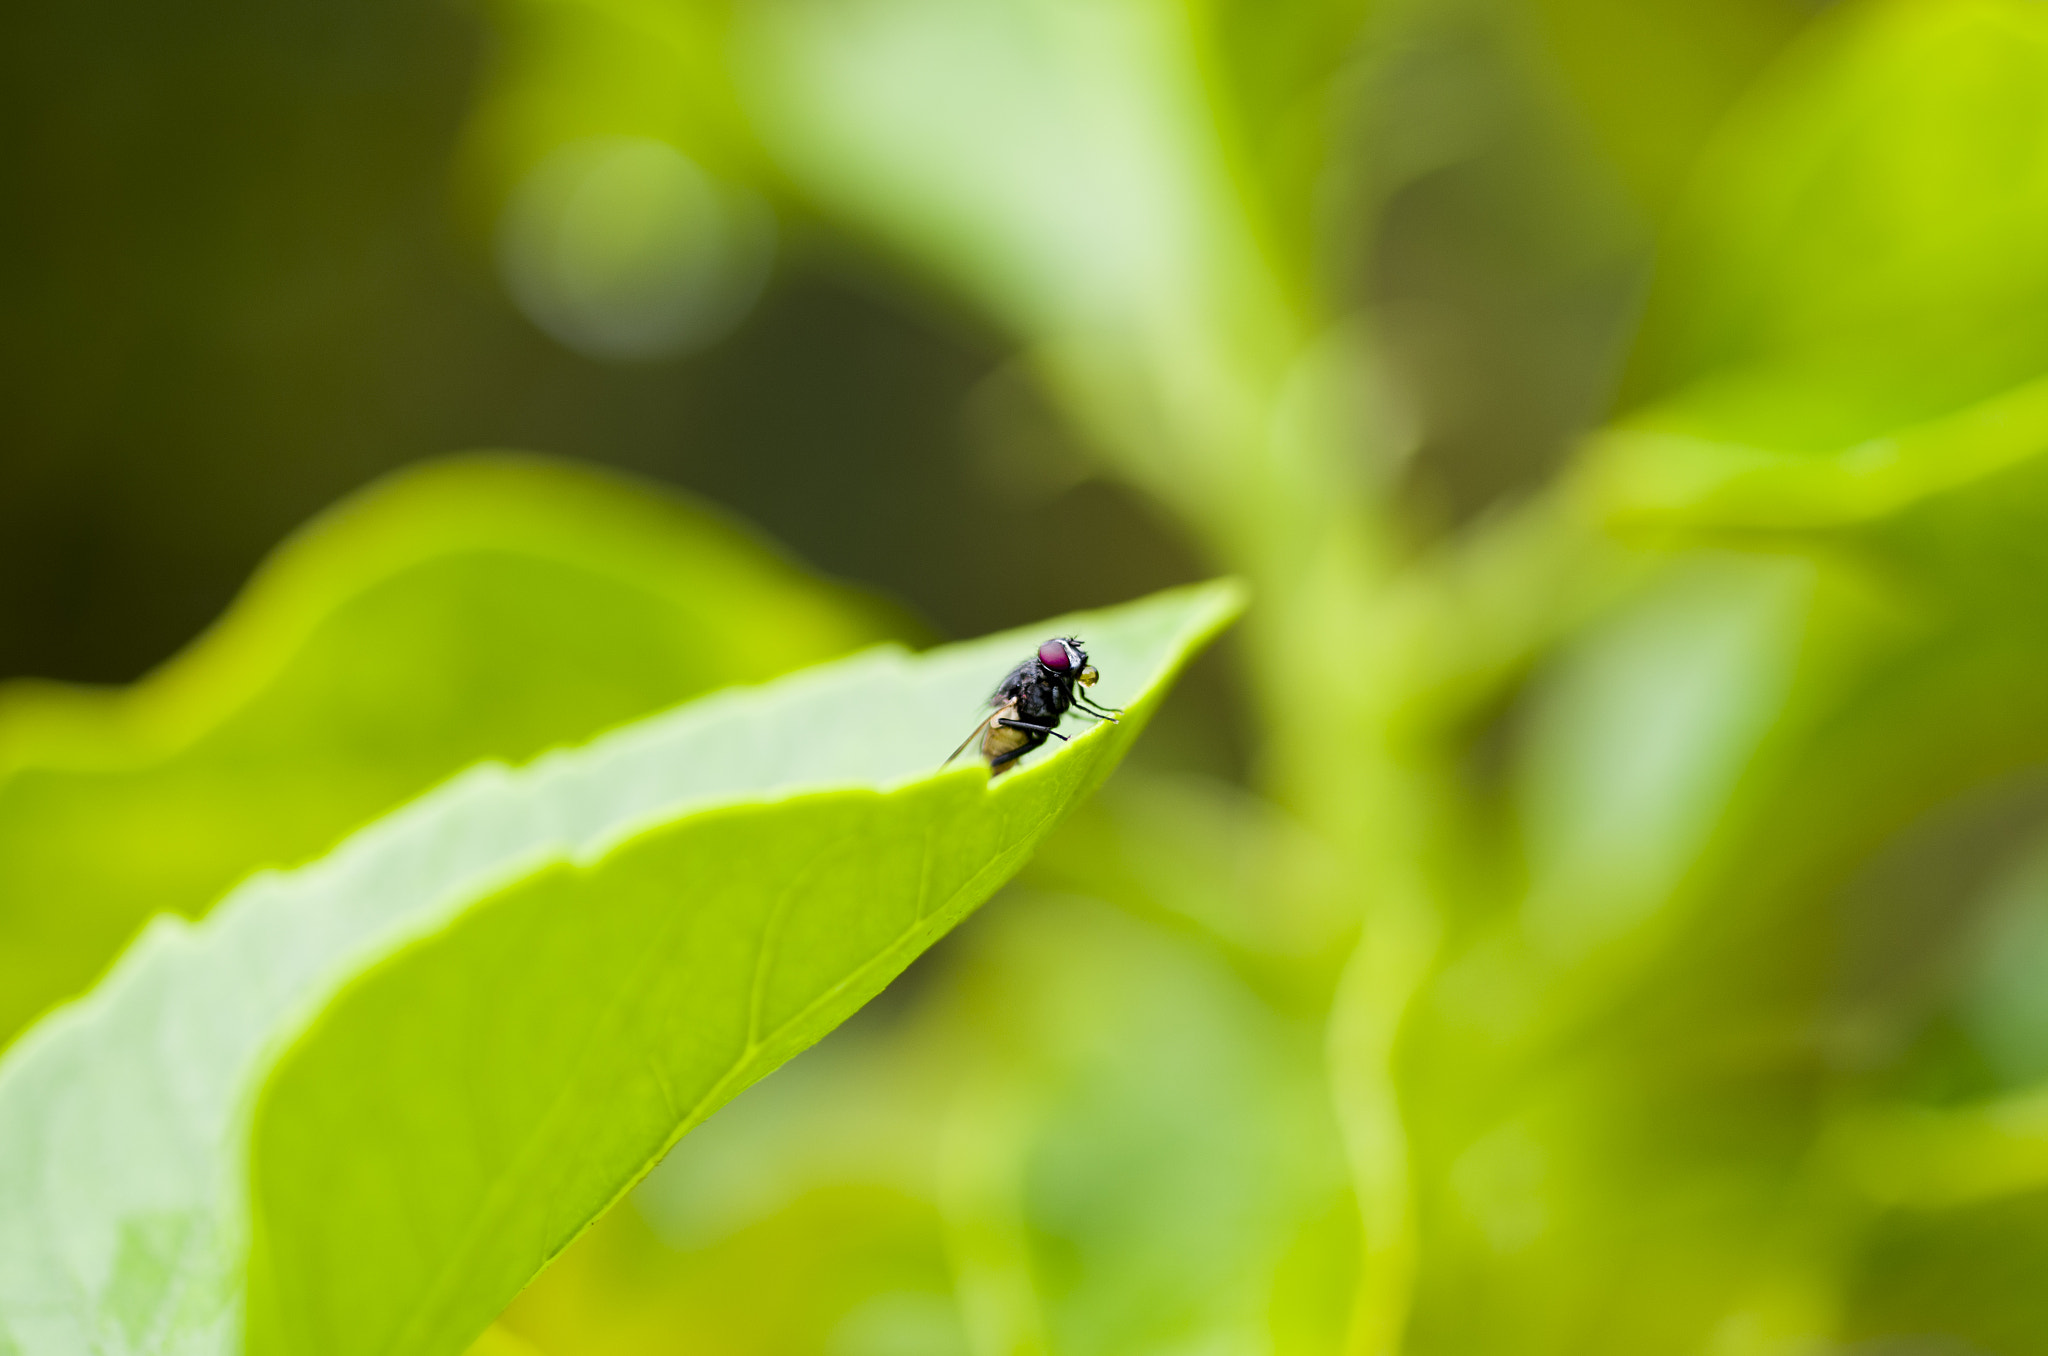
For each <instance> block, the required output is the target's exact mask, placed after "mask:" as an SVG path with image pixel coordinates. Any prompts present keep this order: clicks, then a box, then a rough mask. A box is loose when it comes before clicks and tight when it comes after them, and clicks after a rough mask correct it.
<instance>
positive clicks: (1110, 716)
mask: <svg viewBox="0 0 2048 1356" xmlns="http://www.w3.org/2000/svg"><path fill="white" fill-rule="evenodd" d="M1099 676H1100V675H1099V674H1097V673H1096V672H1095V666H1094V665H1093V664H1091V663H1089V662H1088V652H1087V651H1086V650H1084V649H1082V648H1081V642H1080V640H1079V639H1077V638H1076V637H1074V636H1055V637H1053V638H1052V639H1051V640H1048V641H1047V642H1045V644H1043V645H1041V646H1039V647H1038V653H1037V654H1035V655H1033V656H1031V658H1029V659H1027V660H1025V661H1024V662H1023V663H1021V664H1019V665H1018V666H1017V667H1016V668H1014V669H1011V670H1010V674H1009V676H1008V677H1007V678H1005V679H1003V681H1002V684H1001V685H1000V686H999V687H997V688H996V690H995V695H994V696H992V697H990V698H989V699H988V704H989V707H990V710H989V713H988V714H987V715H986V716H984V717H982V721H981V724H979V725H977V726H975V727H974V729H973V730H972V731H971V732H970V733H969V734H968V736H967V738H965V739H963V740H961V741H960V747H959V748H957V749H955V750H953V753H952V755H951V757H949V758H947V759H946V762H948V763H950V762H952V761H953V759H954V758H958V757H959V756H960V755H961V754H963V753H965V752H967V746H968V745H969V744H972V743H973V742H974V741H975V740H976V739H977V738H979V739H980V740H981V754H982V757H984V758H986V759H988V770H989V775H990V776H991V777H997V776H1001V775H1002V774H1003V773H1004V772H1006V771H1008V770H1009V768H1010V765H1011V764H1013V763H1015V762H1016V761H1017V760H1018V759H1019V758H1022V757H1023V756H1024V755H1025V754H1027V753H1029V752H1031V751H1032V750H1033V749H1035V748H1037V747H1038V746H1039V745H1041V744H1043V743H1045V741H1046V739H1047V737H1048V736H1050V737H1051V738H1054V739H1066V738H1067V736H1066V735H1063V734H1061V733H1060V732H1059V731H1058V730H1056V729H1054V728H1053V727H1054V726H1056V725H1058V724H1059V723H1060V717H1061V716H1064V715H1065V714H1067V712H1068V710H1070V709H1071V710H1074V711H1078V712H1080V713H1081V714H1082V715H1084V716H1088V717H1091V718H1093V719H1095V720H1106V721H1108V722H1110V724H1112V725H1114V724H1115V723H1116V718H1117V717H1118V716H1120V715H1122V714H1123V710H1122V708H1120V707H1113V706H1100V705H1098V704H1097V703H1095V702H1094V701H1092V700H1090V699H1089V697H1088V695H1087V694H1086V693H1084V692H1081V691H1079V690H1078V689H1077V686H1076V685H1077V684H1078V686H1079V687H1093V686H1095V680H1096V679H1097V678H1098V677H1099ZM942 766H943V765H942Z"/></svg>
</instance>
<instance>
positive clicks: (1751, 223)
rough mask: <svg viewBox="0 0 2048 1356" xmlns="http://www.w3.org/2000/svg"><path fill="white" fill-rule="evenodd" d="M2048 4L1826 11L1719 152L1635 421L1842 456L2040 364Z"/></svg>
mask: <svg viewBox="0 0 2048 1356" xmlns="http://www.w3.org/2000/svg"><path fill="white" fill-rule="evenodd" d="M2044 145H2048V12H2044V11H2043V10H2042V8H2041V7H2040V6H2039V5H2036V4H2032V3H2028V2H2027V0H1880V2H1879V3H1873V4H1866V5H1856V6H1844V7H1841V8H1839V9H1838V10H1837V11H1836V13H1834V14H1832V15H1830V16H1828V18H1827V19H1825V20H1823V21H1822V22H1820V23H1819V24H1817V25H1816V26H1815V27H1814V28H1813V29H1812V30H1810V32H1809V33H1808V35H1807V36H1806V37H1805V38H1804V39H1803V40H1802V42H1801V43H1800V44H1799V45H1798V46H1797V47H1796V48H1795V49H1794V51H1793V52H1792V53H1791V54H1790V56H1788V58H1787V59H1786V61H1785V62H1784V63H1782V65H1781V67H1780V69H1779V70H1777V71H1776V72H1775V73H1774V74H1773V76H1772V78H1770V79H1769V80H1767V81H1765V82H1764V84H1763V85H1762V86H1761V87H1760V88H1759V89H1758V90H1757V91H1756V92H1755V94H1754V95H1753V96H1752V97H1751V98H1749V99H1748V100H1746V101H1745V103H1744V104H1743V105H1742V107H1740V108H1739V109H1738V111H1737V112H1736V114H1735V115H1734V116H1733V117H1732V118H1731V119H1730V120H1729V122H1728V124H1727V126H1726V127H1725V129H1724V131H1723V133H1722V135H1721V136H1720V137H1719V138H1718V140H1717V142H1716V144H1715V145H1714V147H1713V148H1712V149H1711V150H1710V151H1709V153H1708V155H1707V157H1706V159H1705V161H1704V164H1703V167H1702V170H1701V173H1700V175H1699V177H1698V179H1697V181H1696V182H1695V183H1694V185H1693V187H1692V190H1691V192H1690V194H1689V196H1688V199H1687V202H1686V206H1685V208H1684V209H1683V210H1682V212H1681V214H1680V217H1679V220H1678V223H1677V225H1676V227H1675V229H1674V232H1673V239H1672V241H1671V243H1670V246H1669V249H1668V251H1667V257H1666V259H1665V260H1664V262H1663V265H1662V268H1661V270H1660V274H1659V278H1658V285H1657V288H1656V290H1655V294H1654V295H1653V297H1652V300H1651V305H1650V313H1649V318H1648V320H1647V321H1646V326H1645V334H1644V337H1643V340H1642V342H1641V345H1640V347H1639V349H1638V352H1637V355H1636V364H1635V372H1634V376H1633V380H1632V387H1633V390H1634V392H1635V399H1636V400H1637V401H1644V400H1645V399H1647V400H1648V401H1649V402H1650V403H1651V404H1652V405H1653V408H1651V409H1649V410H1647V411H1645V412H1644V413H1643V414H1641V415H1639V416H1637V417H1636V418H1635V419H1633V420H1632V421H1631V422H1632V424H1634V425H1638V426H1641V427H1644V428H1648V429H1650V430H1653V431H1657V432H1673V433H1678V434H1682V435H1685V436H1689V437H1697V438H1702V439H1706V440H1709V441H1712V442H1719V443H1734V444H1740V445H1744V446H1749V447H1755V448H1760V449H1767V450H1770V451H1774V452H1814V453H1818V452H1836V451H1841V450H1844V449H1848V448H1851V447H1854V446H1856V445H1858V444H1861V443H1863V442H1865V441H1866V440H1868V439H1872V438H1877V437H1880V436H1882V435H1886V434H1889V433H1891V432H1893V431H1894V430H1898V429H1901V428H1905V427H1908V426H1912V425H1918V424H1924V423H1926V422H1928V421H1929V420H1932V419H1936V418H1939V417H1942V416H1945V415H1948V414H1951V413H1954V412H1956V411H1958V410H1961V409H1963V408H1965V407H1967V406H1970V405H1973V404H1976V403H1977V402H1979V401H1983V400H1986V399H1988V398H1990V397H1992V396H1993V395H1996V394H1997V393H1999V392H2001V391H2003V390H2006V389H2007V388H2010V387H2013V386H2015V385H2017V384H2019V383H2021V382H2023V381H2026V380H2029V379H2031V378H2033V377H2035V376H2037V375H2039V374H2040V373H2041V372H2042V371H2043V369H2044V368H2048V231H2044V226H2048V154H2044V152H2043V150H2042V148H2043V146H2044Z"/></svg>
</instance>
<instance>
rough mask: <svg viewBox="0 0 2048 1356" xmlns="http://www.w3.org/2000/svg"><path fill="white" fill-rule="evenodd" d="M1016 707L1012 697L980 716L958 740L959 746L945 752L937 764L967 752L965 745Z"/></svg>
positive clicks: (943, 764) (944, 764)
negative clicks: (964, 735) (944, 758)
mask: <svg viewBox="0 0 2048 1356" xmlns="http://www.w3.org/2000/svg"><path fill="white" fill-rule="evenodd" d="M1016 709H1017V701H1016V698H1014V697H1013V698H1011V699H1010V700H1009V701H1006V702H1004V703H1003V704H1002V705H1001V706H998V707H997V708H996V709H995V710H993V711H991V712H989V713H988V714H987V715H986V716H984V717H982V720H981V724H979V725H977V726H975V727H974V728H973V729H972V730H970V731H968V734H967V738H965V739H963V740H961V741H960V747H959V748H957V749H955V750H953V751H952V752H951V753H949V754H947V755H946V762H945V763H941V764H939V766H940V767H944V766H946V763H950V762H952V761H953V760H954V759H955V758H958V757H959V756H960V755H961V754H963V753H965V752H967V746H968V745H969V744H972V743H973V742H974V741H975V740H977V739H979V738H980V737H981V736H982V735H984V734H986V733H987V732H988V728H989V726H991V725H993V724H995V723H996V722H997V721H999V720H1001V719H1002V718H1003V717H1004V716H1007V715H1009V714H1010V713H1011V712H1013V711H1015V710H1016Z"/></svg>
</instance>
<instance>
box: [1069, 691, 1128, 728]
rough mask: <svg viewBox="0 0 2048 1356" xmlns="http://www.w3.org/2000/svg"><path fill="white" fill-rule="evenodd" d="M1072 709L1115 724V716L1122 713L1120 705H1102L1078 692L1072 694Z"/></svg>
mask: <svg viewBox="0 0 2048 1356" xmlns="http://www.w3.org/2000/svg"><path fill="white" fill-rule="evenodd" d="M1074 709H1075V710H1076V711H1079V712H1080V713H1081V714H1082V715H1084V716H1093V717H1095V718H1096V719H1097V720H1106V721H1108V722H1109V723H1110V724H1111V725H1114V724H1116V723H1117V721H1116V718H1117V717H1118V716H1120V715H1122V714H1123V713H1124V709H1123V708H1122V707H1121V706H1103V705H1101V704H1100V703H1098V702H1095V701H1093V700H1091V699H1090V698H1087V697H1084V696H1082V695H1081V694H1080V693H1079V692H1076V693H1075V694H1074Z"/></svg>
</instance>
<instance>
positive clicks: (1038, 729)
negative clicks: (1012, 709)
mask: <svg viewBox="0 0 2048 1356" xmlns="http://www.w3.org/2000/svg"><path fill="white" fill-rule="evenodd" d="M996 724H998V725H1007V726H1009V727H1010V728H1011V729H1012V730H1029V731H1031V733H1033V734H1042V735H1051V736H1052V737H1053V738H1054V739H1066V738H1067V736H1066V735H1063V734H1061V733H1060V732H1059V731H1058V730H1055V729H1053V728H1052V726H1050V725H1031V724H1028V723H1026V722H1024V721H1021V720H1011V719H1010V718H1009V717H1007V716H1005V717H1004V718H1003V719H1001V720H999V721H997V722H996ZM1031 747H1032V748H1036V747H1038V746H1037V745H1035V744H1034V745H1032V746H1031ZM996 761H997V762H1001V761H1002V760H1001V759H997V760H996ZM991 766H993V765H991Z"/></svg>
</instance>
